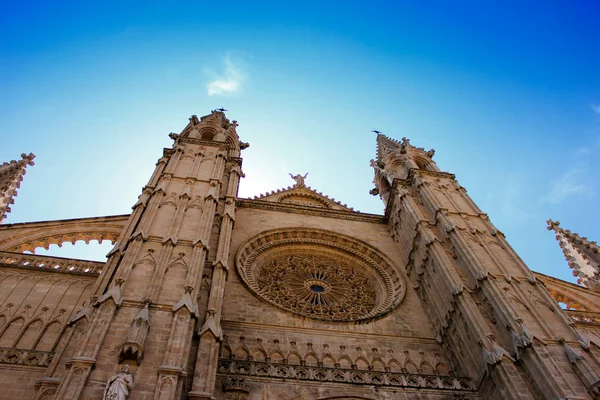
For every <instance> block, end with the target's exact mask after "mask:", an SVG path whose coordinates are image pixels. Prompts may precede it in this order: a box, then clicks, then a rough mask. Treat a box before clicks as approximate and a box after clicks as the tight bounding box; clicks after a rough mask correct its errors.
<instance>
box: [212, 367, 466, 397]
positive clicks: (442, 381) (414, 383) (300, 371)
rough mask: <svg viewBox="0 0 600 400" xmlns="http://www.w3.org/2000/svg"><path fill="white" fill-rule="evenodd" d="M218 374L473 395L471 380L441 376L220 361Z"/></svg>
mask: <svg viewBox="0 0 600 400" xmlns="http://www.w3.org/2000/svg"><path fill="white" fill-rule="evenodd" d="M218 373H219V374H221V375H226V376H231V375H237V376H252V377H264V378H278V379H292V380H300V381H313V382H314V381H316V382H323V383H325V382H330V383H348V384H353V385H357V384H358V385H361V384H362V385H375V386H383V387H385V386H389V387H406V388H415V389H445V390H454V391H459V390H460V391H473V390H474V388H473V384H472V382H471V380H470V379H469V378H457V377H450V376H438V375H420V374H419V375H417V374H399V373H389V372H377V371H357V370H347V369H342V368H324V367H309V366H301V365H287V364H268V363H262V362H252V361H234V360H223V359H220V360H219V368H218Z"/></svg>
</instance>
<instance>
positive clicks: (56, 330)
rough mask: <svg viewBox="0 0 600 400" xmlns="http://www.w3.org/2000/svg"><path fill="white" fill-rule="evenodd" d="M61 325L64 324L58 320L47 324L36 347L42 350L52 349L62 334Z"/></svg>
mask: <svg viewBox="0 0 600 400" xmlns="http://www.w3.org/2000/svg"><path fill="white" fill-rule="evenodd" d="M61 326H62V324H61V323H60V322H59V321H57V320H54V321H51V322H49V323H48V324H46V326H45V328H44V330H43V332H42V334H41V335H40V337H39V339H38V340H37V343H36V344H35V349H36V350H40V351H52V349H53V348H54V345H55V343H56V342H57V341H58V338H59V336H60V332H61Z"/></svg>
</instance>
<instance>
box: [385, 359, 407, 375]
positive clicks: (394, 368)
mask: <svg viewBox="0 0 600 400" xmlns="http://www.w3.org/2000/svg"><path fill="white" fill-rule="evenodd" d="M388 368H389V369H390V371H391V372H401V371H402V368H403V367H402V364H400V362H399V361H398V360H396V359H395V358H392V359H390V360H389V361H388Z"/></svg>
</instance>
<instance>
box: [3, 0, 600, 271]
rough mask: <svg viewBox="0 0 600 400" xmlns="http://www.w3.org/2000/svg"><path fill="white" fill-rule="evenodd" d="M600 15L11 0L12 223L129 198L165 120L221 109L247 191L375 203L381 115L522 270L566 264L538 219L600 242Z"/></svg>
mask: <svg viewBox="0 0 600 400" xmlns="http://www.w3.org/2000/svg"><path fill="white" fill-rule="evenodd" d="M122 3H124V4H122ZM526 3H527V2H526ZM599 12H600V5H598V3H597V2H593V1H588V2H586V1H578V2H564V1H547V2H543V3H542V2H529V4H523V2H516V1H515V2H511V1H503V2H496V3H495V4H493V3H492V2H482V1H463V2H449V1H433V2H432V1H394V2H376V1H371V2H357V1H345V2H326V1H319V2H316V1H314V2H311V1H304V2H297V3H295V4H292V3H291V2H281V1H277V2H275V1H273V2H237V1H228V2H179V1H165V2H158V1H145V2H135V1H128V2H111V1H107V2H101V3H100V2H98V3H97V4H92V2H53V3H48V2H43V3H42V2H39V3H35V2H26V1H23V2H13V3H10V4H6V5H5V6H4V8H3V12H2V13H0V132H1V135H2V144H3V145H2V146H1V147H0V159H1V160H10V159H14V158H17V157H18V156H19V154H21V153H22V152H34V153H35V154H36V155H37V158H36V160H35V161H36V165H35V166H34V167H30V168H29V169H28V172H27V175H26V177H25V181H24V183H23V186H22V189H21V190H20V191H19V195H18V197H17V198H16V203H15V205H14V206H13V207H12V208H13V212H12V213H11V214H9V217H8V218H7V219H6V220H5V223H12V222H21V221H34V220H48V219H59V218H75V217H85V216H97V215H111V214H121V213H128V212H129V211H130V207H131V205H133V204H134V203H135V201H136V198H137V195H138V194H139V193H140V191H141V187H142V186H143V185H144V184H145V183H146V181H147V179H148V178H149V176H150V174H151V172H152V170H153V168H154V163H155V162H156V160H157V159H158V158H159V157H160V155H161V153H162V148H163V147H168V146H170V145H171V140H170V139H169V138H168V136H167V135H168V133H169V132H179V131H180V130H181V129H182V128H183V127H184V126H185V124H186V123H187V119H188V118H189V116H190V115H191V114H198V115H204V114H207V113H209V112H210V110H211V109H215V108H218V107H221V106H223V107H225V108H227V109H228V110H229V112H228V113H227V114H228V116H229V118H230V119H236V120H238V121H239V123H240V126H239V128H238V132H239V134H240V136H241V138H242V139H243V140H244V141H248V142H250V144H251V147H250V148H249V149H247V150H245V151H244V154H243V156H244V171H245V173H246V178H245V179H244V180H243V181H242V183H241V186H240V195H241V196H242V197H247V196H253V195H255V194H259V193H264V192H266V191H269V190H273V189H277V188H280V187H284V186H288V185H290V184H292V183H293V181H292V180H291V179H290V178H289V175H288V173H289V172H292V173H305V172H308V173H309V175H308V178H307V184H309V185H310V186H312V187H313V188H315V189H317V190H319V191H322V192H324V193H326V194H328V195H330V196H332V197H335V198H336V199H338V200H340V201H342V202H343V203H348V205H350V206H353V207H354V208H356V209H359V210H361V211H364V212H371V213H382V212H383V206H382V204H381V202H380V200H379V199H378V198H376V197H371V196H370V195H369V194H368V191H369V189H371V188H372V183H371V181H372V171H371V169H370V168H369V160H370V159H371V158H373V157H374V152H375V138H374V135H373V134H372V133H370V131H371V129H374V128H376V129H379V130H381V131H383V132H384V133H385V134H386V135H388V136H390V137H394V138H397V139H400V138H402V137H403V136H406V137H409V138H410V139H411V142H412V143H413V144H415V145H416V146H422V147H426V148H431V147H433V148H435V149H436V155H435V158H434V159H435V160H436V161H437V163H438V165H439V167H440V168H441V169H442V170H444V171H448V172H452V173H455V174H456V176H457V179H458V180H459V182H460V183H461V184H462V185H463V186H464V187H466V188H467V190H468V192H469V194H470V195H471V196H472V197H473V199H474V200H475V202H476V203H477V204H478V205H479V206H480V207H481V208H482V210H483V211H484V212H486V213H488V214H489V216H490V218H491V220H492V222H493V223H494V224H495V225H496V226H497V227H498V228H499V229H500V230H501V231H503V232H504V233H505V234H506V236H507V239H508V240H509V242H510V243H511V244H512V245H513V247H514V248H515V249H516V250H517V252H518V253H519V254H520V255H521V256H522V258H523V259H524V260H525V262H526V263H527V264H528V265H529V266H530V268H532V269H534V270H537V271H540V272H543V273H547V274H552V275H555V276H558V277H560V278H563V279H569V280H572V277H571V274H570V271H569V269H568V267H567V264H566V262H565V261H564V259H563V256H562V253H561V251H560V249H559V247H558V244H557V243H556V241H555V240H554V237H553V234H552V233H550V232H548V231H546V230H545V225H546V224H545V220H546V219H548V218H553V219H557V220H560V221H561V223H562V226H563V227H565V228H569V229H571V230H573V231H575V232H578V233H580V234H581V235H583V236H587V237H589V238H591V239H597V240H600V227H599V226H600V224H599V223H598V222H599V221H600V209H599V208H598V207H597V205H598V196H599V193H598V191H599V188H598V179H597V177H598V170H599V164H600V163H599V161H598V157H597V154H598V150H600V44H599V43H600V42H599V41H598V38H599V37H600V24H598V23H597V16H598V15H599ZM108 249H109V246H108V245H107V244H104V245H103V246H89V247H85V246H75V248H72V246H70V245H65V246H63V248H62V249H54V248H53V249H51V253H52V254H59V255H64V256H74V257H80V258H95V259H101V258H102V257H103V255H104V254H105V253H106V252H107V251H108Z"/></svg>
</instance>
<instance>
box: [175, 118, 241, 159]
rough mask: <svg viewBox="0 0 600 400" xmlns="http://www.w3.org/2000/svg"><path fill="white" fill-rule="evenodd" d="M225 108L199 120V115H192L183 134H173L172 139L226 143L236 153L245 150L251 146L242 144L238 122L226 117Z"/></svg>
mask: <svg viewBox="0 0 600 400" xmlns="http://www.w3.org/2000/svg"><path fill="white" fill-rule="evenodd" d="M224 111H227V110H225V109H224V108H219V109H217V110H212V111H211V112H210V114H208V115H205V116H203V117H201V118H198V116H197V115H192V116H191V117H190V118H189V120H190V122H189V123H188V124H187V126H186V127H185V128H184V129H183V131H182V132H181V134H179V135H178V134H175V133H172V134H171V135H170V136H171V138H172V139H174V140H177V139H178V138H182V139H183V138H189V139H197V140H204V141H214V142H224V143H225V144H226V146H227V148H228V149H229V150H233V151H234V152H235V151H236V150H237V152H238V153H239V150H244V149H245V148H247V147H248V146H249V145H248V143H244V142H240V138H239V136H238V134H237V127H238V123H237V121H235V120H234V121H230V120H229V119H228V118H227V117H226V116H225V112H224Z"/></svg>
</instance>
